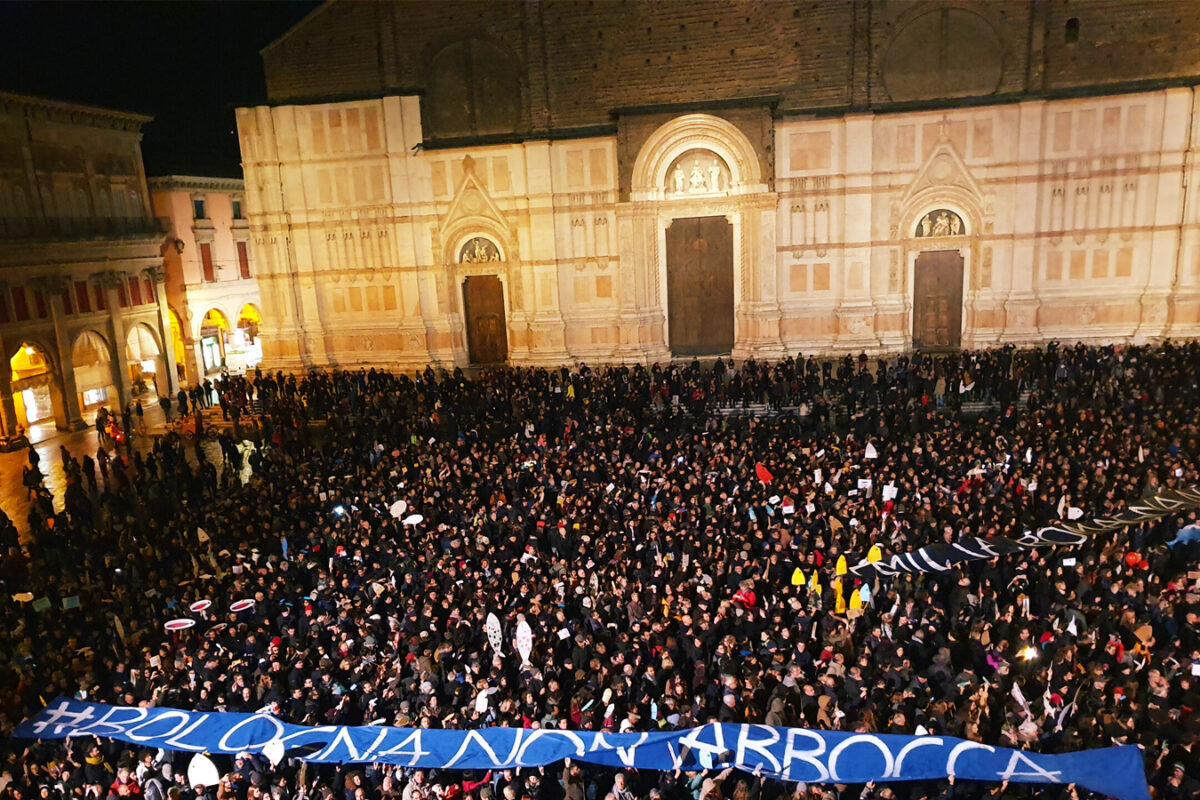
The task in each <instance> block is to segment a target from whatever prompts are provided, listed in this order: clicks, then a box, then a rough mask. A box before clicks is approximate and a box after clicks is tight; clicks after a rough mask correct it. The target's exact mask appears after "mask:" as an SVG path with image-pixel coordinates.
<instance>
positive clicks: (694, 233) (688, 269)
mask: <svg viewBox="0 0 1200 800" xmlns="http://www.w3.org/2000/svg"><path fill="white" fill-rule="evenodd" d="M667 335H668V337H669V339H670V342H669V346H670V348H671V354H672V355H674V356H722V355H728V354H729V353H730V352H732V350H733V340H734V324H733V225H732V224H730V222H729V220H728V219H726V218H725V217H723V216H720V217H685V218H682V219H675V220H672V221H671V224H670V225H669V226H668V227H667Z"/></svg>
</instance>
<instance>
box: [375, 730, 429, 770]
mask: <svg viewBox="0 0 1200 800" xmlns="http://www.w3.org/2000/svg"><path fill="white" fill-rule="evenodd" d="M409 745H412V750H406V749H405V748H406V747H408V746H409ZM407 755H412V758H411V759H409V761H408V766H410V767H415V766H416V765H417V762H418V761H420V760H421V757H422V756H431V755H433V752H432V751H430V750H422V749H421V731H420V730H415V731H413V732H412V733H410V734H409V735H408V738H406V739H405V740H404V741H402V742H400V744H398V745H396V746H395V747H391V748H388V749H387V750H384V751H383V752H381V753H376V754H375V757H376V758H378V759H380V760H386V758H387V757H389V756H407Z"/></svg>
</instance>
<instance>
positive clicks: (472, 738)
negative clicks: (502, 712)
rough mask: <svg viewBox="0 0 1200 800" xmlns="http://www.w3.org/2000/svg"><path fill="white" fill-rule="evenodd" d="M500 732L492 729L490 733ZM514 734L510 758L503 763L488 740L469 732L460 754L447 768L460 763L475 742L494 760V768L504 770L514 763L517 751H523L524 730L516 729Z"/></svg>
mask: <svg viewBox="0 0 1200 800" xmlns="http://www.w3.org/2000/svg"><path fill="white" fill-rule="evenodd" d="M499 730H501V729H500V728H491V729H489V731H488V732H489V733H494V732H497V731H499ZM513 732H514V733H515V734H516V735H515V737H514V740H513V746H512V750H511V751H510V752H509V754H508V758H506V759H504V760H503V761H501V760H500V759H498V758H497V757H496V751H495V750H493V749H492V746H491V745H490V744H488V740H487V739H485V738H483V736H482V735H480V733H479V731H467V735H466V736H464V737H463V743H462V745H460V746H459V748H458V752H457V753H455V754H454V756H453V757H452V758H451V759H450V760H449V761H447V762H446V764H445V766H446V767H447V768H449V767H452V766H454V765H455V764H456V763H458V760H459V759H460V758H462V757H463V756H464V755H466V753H467V750H468V749H469V748H470V747H471V742H475V743H476V744H478V745H479V747H480V748H481V749H482V750H483V752H485V753H487V757H488V758H490V759H491V760H492V766H493V767H497V768H503V767H505V766H506V765H508V764H511V763H512V761H513V757H514V756H515V755H516V754H517V751H519V750H520V749H521V739H522V738H523V737H522V734H523V733H524V731H523V730H522V729H514V731H513Z"/></svg>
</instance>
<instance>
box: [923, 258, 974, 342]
mask: <svg viewBox="0 0 1200 800" xmlns="http://www.w3.org/2000/svg"><path fill="white" fill-rule="evenodd" d="M962 285H963V257H962V256H961V255H959V253H958V251H957V250H938V251H935V252H931V253H921V255H919V256H917V264H916V272H915V274H914V275H913V347H914V348H922V349H925V350H939V349H940V350H952V349H954V348H957V347H958V346H959V345H960V344H961V343H962Z"/></svg>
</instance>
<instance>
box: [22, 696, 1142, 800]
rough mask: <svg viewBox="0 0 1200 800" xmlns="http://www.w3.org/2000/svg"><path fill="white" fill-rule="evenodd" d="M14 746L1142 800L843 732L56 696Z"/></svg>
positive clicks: (1138, 766)
mask: <svg viewBox="0 0 1200 800" xmlns="http://www.w3.org/2000/svg"><path fill="white" fill-rule="evenodd" d="M14 735H15V736H17V737H20V738H25V739H63V738H66V737H72V736H99V737H103V738H107V739H117V740H120V741H123V742H130V743H132V744H136V745H142V746H144V747H153V748H157V747H161V748H164V749H167V750H178V751H185V752H191V753H224V754H229V755H232V754H236V753H239V752H243V751H245V752H251V753H257V752H261V751H262V749H263V747H264V746H266V744H267V743H268V742H272V741H275V740H281V741H282V743H283V746H284V748H285V750H287V751H295V750H297V749H298V748H303V753H302V754H298V753H293V754H292V755H293V756H295V757H300V758H303V759H304V760H306V761H313V762H318V763H365V762H375V763H384V764H399V765H402V766H406V767H424V768H449V769H506V768H510V767H537V766H542V765H547V764H552V763H554V762H557V761H561V760H562V759H564V758H574V759H577V760H579V761H587V762H590V763H593V764H601V765H604V766H608V767H616V768H618V769H619V768H636V769H664V770H665V769H676V768H679V769H683V770H697V769H716V768H724V767H728V766H733V767H737V768H738V769H742V770H745V771H747V772H751V771H753V770H754V769H755V768H756V767H762V772H763V774H764V775H767V776H770V777H773V778H777V779H779V780H784V781H804V782H806V783H866V782H867V781H876V782H883V781H910V780H928V779H934V778H947V777H955V778H961V779H964V780H975V781H992V782H1001V781H1013V782H1017V783H1057V784H1071V783H1075V784H1078V785H1080V786H1083V787H1085V788H1087V789H1090V790H1092V791H1094V792H1099V793H1101V794H1106V795H1108V796H1110V797H1116V798H1119V800H1149V798H1150V792H1149V790H1148V788H1147V786H1146V775H1145V769H1144V766H1143V763H1142V755H1141V751H1140V750H1138V748H1136V747H1133V746H1125V747H1106V748H1103V749H1098V750H1085V751H1082V752H1077V753H1065V754H1062V755H1042V754H1039V753H1031V752H1028V751H1025V750H1011V749H1008V748H1003V747H992V746H991V745H986V744H980V743H979V742H969V741H966V740H963V739H954V738H951V737H946V736H899V735H894V734H864V733H843V732H836V731H815V730H807V729H803V728H774V727H770V726H767V725H734V724H724V723H722V724H709V725H704V726H702V727H699V728H692V729H691V730H684V731H659V732H653V733H624V734H615V733H614V734H609V733H596V732H594V731H562V730H548V729H521V728H482V729H479V730H468V731H455V730H428V729H421V728H389V727H382V726H374V725H364V726H358V727H348V726H338V725H326V726H322V727H316V728H309V727H304V726H301V725H292V724H289V723H286V722H283V721H281V720H279V719H277V718H275V717H272V716H269V715H266V714H233V713H216V712H212V713H204V712H198V711H181V710H178V709H174V708H131V707H125V706H110V705H104V704H102V703H87V702H83V701H80V700H68V699H66V698H61V697H60V698H58V699H56V700H55V701H54V702H53V703H51V704H50V705H48V706H46V708H44V709H42V710H41V711H40V712H38V714H37V715H36V716H34V717H33V718H32V719H29V720H27V721H26V722H24V723H22V724H21V725H20V726H19V727H18V728H17V730H16V731H15V733H14Z"/></svg>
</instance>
